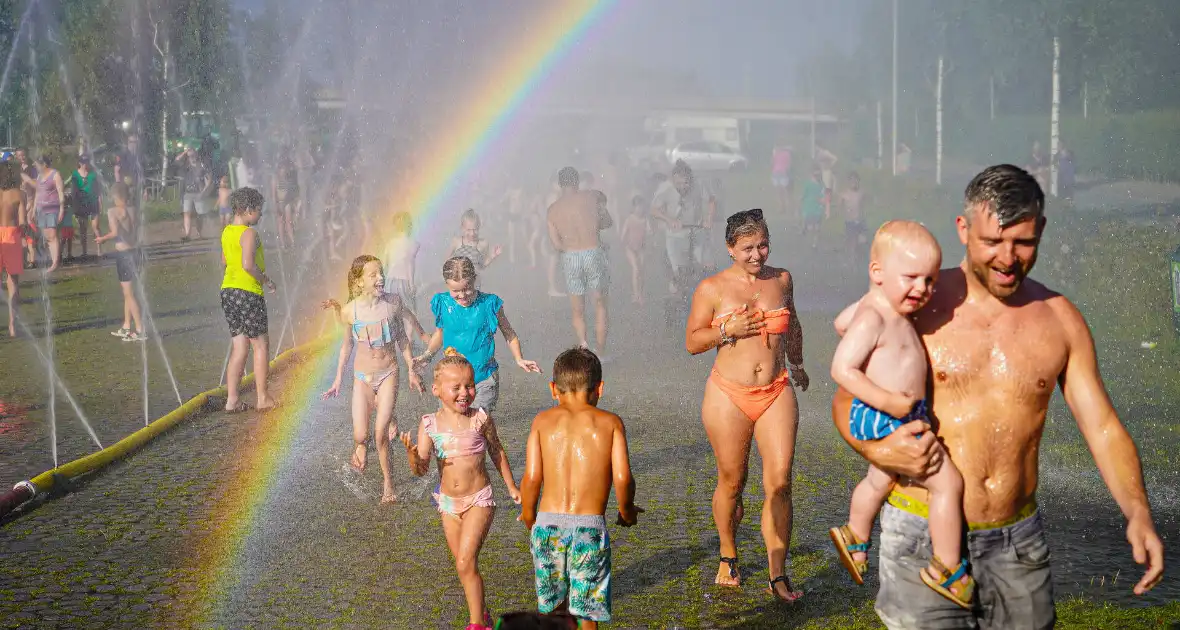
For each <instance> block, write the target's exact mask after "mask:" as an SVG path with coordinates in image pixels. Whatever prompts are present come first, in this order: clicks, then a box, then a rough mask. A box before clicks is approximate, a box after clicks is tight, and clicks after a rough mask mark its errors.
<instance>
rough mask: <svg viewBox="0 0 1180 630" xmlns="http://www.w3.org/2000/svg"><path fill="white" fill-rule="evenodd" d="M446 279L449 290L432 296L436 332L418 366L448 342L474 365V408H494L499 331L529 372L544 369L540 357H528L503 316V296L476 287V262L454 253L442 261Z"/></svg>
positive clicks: (418, 360)
mask: <svg viewBox="0 0 1180 630" xmlns="http://www.w3.org/2000/svg"><path fill="white" fill-rule="evenodd" d="M443 280H444V281H445V282H446V284H447V289H448V291H446V292H444V293H438V294H436V295H435V296H434V297H433V298H431V300H430V312H432V313H434V334H433V335H431V337H430V343H429V344H427V347H426V352H425V353H423V354H422V355H420V356H417V357H415V358H414V365H415V367H416V368H419V367H421V366H422V364H424V363H427V362H429V361H430V360H431V359H432V358H433V357H434V355H435V353H437V352H438V351H439V349H441V348H443V347H444V346H446V347H450V348H454V349H455V350H456V351H458V352H459V354H462V355H463V356H464V357H466V358H467V360H468V361H470V362H471V366H472V367H473V368H474V369H475V400H474V401H473V402H472V405H471V407H472V409H486V410H488V411H491V410H493V409H494V408H495V406H496V399H497V398H499V395H500V392H499V378H498V376H497V372H498V370H499V368H500V366H499V364H497V363H496V330H497V329H499V330H500V332H502V333H503V334H504V340H505V341H507V342H508V348H509V349H511V350H512V356H513V357H514V358H515V359H516V364H517V365H519V366H520V369H522V370H524V371H525V372H536V373H538V374H539V373H540V372H541V368H540V367H538V366H537V362H536V361H529V360H528V359H525V358H524V355H523V354H522V353H521V350H520V338H519V337H517V336H516V331H515V330H513V329H512V324H510V323H508V317H507V316H506V315H504V300H501V299H500V296H498V295H494V294H492V293H483V292H481V291H480V290H479V289H478V288H476V285H477V280H478V276H477V275H476V273H475V264H474V263H472V262H471V259H469V258H467V257H465V256H455V257H453V258H450V259H448V260H447V262H445V263H443Z"/></svg>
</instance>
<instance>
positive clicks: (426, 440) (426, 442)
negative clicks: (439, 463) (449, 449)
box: [398, 423, 434, 477]
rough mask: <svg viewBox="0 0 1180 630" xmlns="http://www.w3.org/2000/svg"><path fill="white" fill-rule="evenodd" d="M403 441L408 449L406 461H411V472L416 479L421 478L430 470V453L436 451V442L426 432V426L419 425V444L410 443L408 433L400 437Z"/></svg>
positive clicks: (423, 424)
mask: <svg viewBox="0 0 1180 630" xmlns="http://www.w3.org/2000/svg"><path fill="white" fill-rule="evenodd" d="M398 438H399V439H401V441H402V445H403V446H405V447H406V459H408V460H409V461H410V472H411V473H413V474H414V476H416V477H421V476H422V475H425V474H426V471H427V470H429V469H430V453H431V451H433V450H434V440H431V439H430V434H429V433H427V432H426V424H425V423H419V424H418V443H417V444H413V443H411V442H410V432H409V431H406V432H404V433H401V434H400V435H398Z"/></svg>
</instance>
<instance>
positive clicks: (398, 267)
mask: <svg viewBox="0 0 1180 630" xmlns="http://www.w3.org/2000/svg"><path fill="white" fill-rule="evenodd" d="M392 223H393V238H391V239H389V243H388V244H387V245H386V246H385V257H384V258H382V259H381V260H382V261H383V262H384V263H385V272H386V273H387V274H388V275H389V277H388V278H386V282H387V283H388V289H389V290H390V291H391V292H392V293H396V294H397V295H398V296H399V297H401V299H402V304H403V305H405V307H406V308H407V309H408V310H409V311H410V312H412V313H415V314H416V313H417V311H418V304H417V293H418V288H417V286H415V284H414V275H415V274H414V272H415V271H416V265H417V260H418V250H419V249H421V247H422V246H421V245H420V244H419V243H418V241H416V240H414V238H413V237H412V236H411V234H412V233H413V231H414V222H413V219H411V218H410V213H408V212H399V213H397V214H395V215H393V220H392ZM413 322H414V325H415V328H413V331H414V334H416V335H417V336H418V338H419V339H421V340H422V343H427V342H429V341H430V336H429V335H427V334H426V331H425V330H423V329H422V325H421V324H419V323H418V318H417V317H415V318H414V320H413Z"/></svg>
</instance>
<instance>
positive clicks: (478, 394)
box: [471, 372, 500, 411]
mask: <svg viewBox="0 0 1180 630" xmlns="http://www.w3.org/2000/svg"><path fill="white" fill-rule="evenodd" d="M499 399H500V376H499V374H498V373H496V372H492V375H491V376H489V377H487V378H485V379H484V380H482V381H480V382H478V383H476V384H475V400H474V401H472V404H471V406H472V408H474V409H485V410H487V411H494V410H495V408H496V401H497V400H499Z"/></svg>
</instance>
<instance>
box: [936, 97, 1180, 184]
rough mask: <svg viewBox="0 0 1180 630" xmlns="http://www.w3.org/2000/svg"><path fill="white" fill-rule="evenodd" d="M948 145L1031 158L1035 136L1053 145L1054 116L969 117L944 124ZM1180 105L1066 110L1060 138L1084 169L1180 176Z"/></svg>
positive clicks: (976, 156)
mask: <svg viewBox="0 0 1180 630" xmlns="http://www.w3.org/2000/svg"><path fill="white" fill-rule="evenodd" d="M945 131H946V134H947V135H946V137H945V140H944V142H945V151H946V153H947V155H948V156H952V157H961V158H963V159H966V160H970V161H971V162H972V163H977V164H990V163H995V162H1001V161H1015V162H1016V163H1017V164H1021V163H1023V161H1027V159H1028V157H1027V156H1028V154H1029V147H1031V146H1032V143H1033V141H1034V140H1039V141H1040V142H1041V146H1043V147H1048V145H1049V117H1048V115H1047V113H1046V114H1041V115H1039V116H1010V117H1004V118H997V119H996V120H994V121H992V120H988V119H987V118H977V119H967V120H963V121H960V122H957V124H955V125H951V126H948V127H946V128H945ZM1178 137H1180V110H1167V111H1156V112H1139V113H1134V114H1116V115H1091V116H1090V117H1089V118H1088V119H1083V118H1082V116H1081V115H1080V114H1072V115H1069V116H1062V118H1061V139H1062V141H1063V142H1065V143H1067V145H1068V146H1069V148H1070V150H1071V151H1073V154H1074V159H1075V160H1076V163H1077V167H1078V169H1079V170H1080V171H1083V172H1088V171H1096V172H1101V173H1104V174H1106V175H1109V176H1113V177H1128V178H1135V179H1149V180H1167V181H1180V150H1177V148H1176V143H1175V142H1174V139H1175V138H1178Z"/></svg>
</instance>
